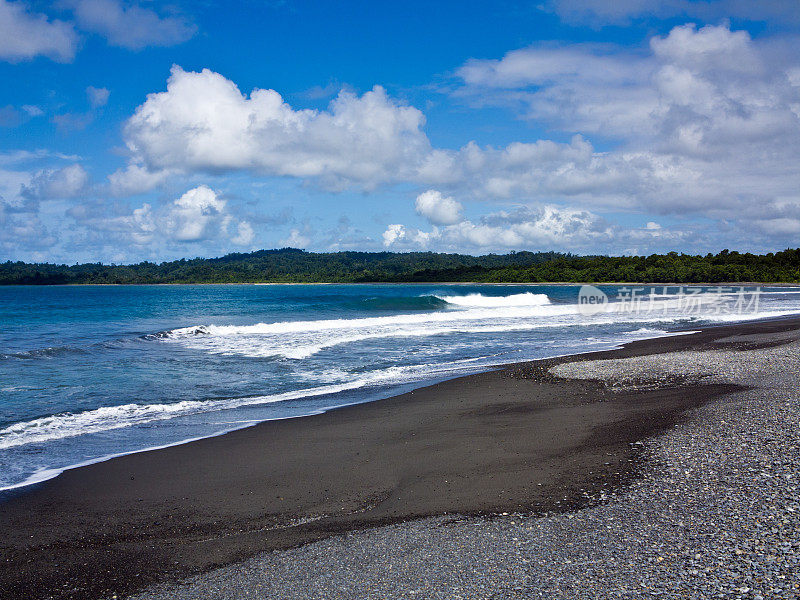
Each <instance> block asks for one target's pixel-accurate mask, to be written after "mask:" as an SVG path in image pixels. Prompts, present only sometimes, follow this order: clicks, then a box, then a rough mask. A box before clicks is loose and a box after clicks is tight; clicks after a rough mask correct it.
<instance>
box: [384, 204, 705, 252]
mask: <svg viewBox="0 0 800 600" xmlns="http://www.w3.org/2000/svg"><path fill="white" fill-rule="evenodd" d="M679 242H680V243H682V244H686V243H687V242H692V240H691V239H690V237H689V234H688V233H687V232H684V231H678V230H668V229H662V228H661V227H660V226H658V225H657V224H656V223H652V222H651V223H648V224H647V225H646V226H645V227H643V228H626V227H622V226H620V225H617V224H613V223H611V222H609V221H607V220H606V219H605V218H603V217H601V216H599V215H597V214H594V213H592V212H590V211H587V210H582V209H576V208H569V207H560V206H554V205H544V206H539V207H522V208H518V209H515V210H511V211H497V212H494V213H489V214H487V215H484V216H482V217H481V218H480V219H479V220H478V221H477V222H474V221H471V220H468V219H463V220H460V221H458V222H457V223H453V224H451V225H447V226H444V227H433V228H432V229H431V230H430V231H421V230H418V229H414V228H408V227H406V226H404V225H402V224H392V225H388V226H387V228H386V230H385V231H384V233H383V245H384V246H385V247H386V248H392V249H398V250H420V249H422V250H429V249H435V250H440V251H452V250H464V249H472V250H475V251H480V252H487V251H508V250H512V249H513V250H552V249H559V250H566V251H597V249H598V248H602V249H603V251H604V252H620V251H622V250H623V249H625V248H627V247H629V246H630V244H632V243H635V244H639V245H642V246H644V247H646V248H650V247H652V246H653V244H665V245H666V247H671V246H673V245H674V244H675V243H679Z"/></svg>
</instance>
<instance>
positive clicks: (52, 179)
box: [22, 163, 89, 200]
mask: <svg viewBox="0 0 800 600" xmlns="http://www.w3.org/2000/svg"><path fill="white" fill-rule="evenodd" d="M88 185H89V174H88V173H87V172H86V169H84V168H83V167H82V166H81V165H79V164H77V163H76V164H73V165H68V166H66V167H62V168H60V169H42V170H40V171H37V172H36V173H35V175H34V176H33V178H32V179H31V181H30V183H29V184H27V185H24V186H23V189H22V195H23V196H26V197H29V198H35V199H38V200H44V199H57V198H74V197H76V196H79V195H80V194H81V193H82V192H84V191H85V190H86V189H87V188H88Z"/></svg>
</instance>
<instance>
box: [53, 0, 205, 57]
mask: <svg viewBox="0 0 800 600" xmlns="http://www.w3.org/2000/svg"><path fill="white" fill-rule="evenodd" d="M68 5H69V6H71V7H72V9H73V11H74V13H75V18H76V20H77V21H78V24H79V25H80V27H81V29H83V30H85V31H91V32H93V33H98V34H100V35H103V36H105V37H106V39H107V40H108V43H109V44H111V45H112V46H120V47H122V48H128V49H130V50H141V49H142V48H145V47H147V46H173V45H175V44H180V43H182V42H185V41H186V40H188V39H189V38H191V37H192V36H193V35H194V34H195V32H196V31H197V27H196V26H194V25H192V24H191V23H189V22H187V21H186V20H184V19H182V18H179V17H174V16H160V15H159V14H158V13H156V12H155V11H154V10H151V9H149V8H144V7H142V6H139V5H138V4H128V3H125V2H123V1H122V0H73V1H71V2H69V3H68Z"/></svg>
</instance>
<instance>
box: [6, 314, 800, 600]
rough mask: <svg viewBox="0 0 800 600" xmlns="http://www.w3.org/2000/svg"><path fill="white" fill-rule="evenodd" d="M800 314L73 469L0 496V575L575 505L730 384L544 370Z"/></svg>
mask: <svg viewBox="0 0 800 600" xmlns="http://www.w3.org/2000/svg"><path fill="white" fill-rule="evenodd" d="M798 328H800V318H794V319H792V318H781V319H774V320H763V321H756V322H750V323H735V324H727V325H721V326H716V327H708V328H704V329H702V330H700V331H699V332H697V333H691V334H685V335H677V336H675V335H673V336H669V337H667V336H665V337H659V338H651V339H648V340H640V341H635V342H630V343H627V344H624V345H623V346H622V347H621V348H619V349H616V350H604V351H593V352H587V353H582V354H573V355H568V356H565V357H558V358H553V359H545V360H542V361H535V362H529V363H516V364H512V365H506V366H504V367H499V368H497V369H495V370H492V371H487V372H482V373H478V374H475V375H467V376H463V377H459V378H456V379H450V380H447V381H444V382H442V383H439V384H436V385H433V386H429V387H423V388H418V389H416V390H414V391H412V392H408V393H406V394H402V395H399V396H394V397H391V398H388V399H385V400H381V401H376V402H367V403H362V404H354V405H349V406H347V407H341V408H337V409H333V410H330V411H328V412H325V413H322V414H320V415H316V416H310V417H304V418H302V419H300V418H297V419H289V420H280V421H268V422H262V423H259V424H256V425H254V426H251V427H247V428H244V429H238V430H236V431H234V432H231V433H227V434H224V435H220V436H216V437H212V438H203V439H201V440H198V441H195V442H190V443H184V444H181V445H179V446H171V447H168V448H166V449H161V450H152V451H146V452H137V453H135V454H129V455H125V456H122V457H120V458H114V459H111V460H108V461H105V462H102V463H95V464H93V465H91V466H87V467H81V468H77V469H74V470H71V471H68V472H64V473H63V474H62V475H61V476H60V477H57V478H55V479H51V480H49V481H47V482H44V483H42V484H38V485H36V486H35V488H36V489H31V490H26V491H24V492H23V491H20V492H19V493H18V494H17V495H15V497H13V498H11V499H10V500H8V501H7V502H6V503H5V504H3V505H0V506H2V510H0V526H2V529H3V530H4V531H6V532H8V534H7V535H6V539H5V540H3V541H2V542H0V547H2V548H3V550H4V554H6V555H7V556H8V557H9V558H8V563H9V564H8V567H9V568H8V569H6V574H5V575H2V574H0V584H4V585H2V586H0V587H6V588H7V589H10V590H12V591H11V593H10V595H9V596H8V597H9V598H22V597H30V596H29V595H25V594H26V593H28V594H29V591H30V586H34V587H35V588H36V589H37V591H38V590H42V592H45V591H52V593H54V594H55V597H65V598H67V597H68V598H95V597H100V596H101V595H103V594H105V593H122V594H124V593H129V592H132V591H134V590H136V589H139V588H141V587H144V586H145V585H146V584H149V583H154V582H158V581H163V580H165V579H172V578H175V577H179V576H183V575H187V574H191V573H196V572H202V571H205V570H208V569H210V568H212V567H214V566H218V565H222V564H229V563H232V562H238V561H239V560H241V559H242V558H244V557H247V556H250V555H253V554H255V553H257V552H260V551H262V550H270V549H280V548H288V547H292V546H296V545H298V544H304V543H306V542H309V541H314V540H317V539H322V538H324V537H329V536H331V535H335V534H337V533H342V532H345V531H351V530H353V529H362V528H364V527H373V526H376V525H382V524H387V523H393V522H399V521H405V520H409V519H417V518H421V517H425V516H433V515H441V514H453V513H457V514H494V513H497V512H500V511H503V510H522V511H528V512H547V511H553V510H555V511H562V510H568V509H570V508H574V507H576V506H579V505H580V504H581V502H582V501H583V500H582V498H583V493H585V491H586V490H587V489H590V490H591V489H609V488H614V487H618V486H619V485H621V484H623V483H625V481H627V480H628V479H629V478H631V477H634V476H635V468H636V460H637V458H636V453H635V451H634V450H633V449H632V448H631V446H630V444H631V443H633V442H635V441H639V439H645V438H648V437H651V436H653V435H656V434H658V433H659V432H660V431H663V430H664V429H667V428H669V427H671V426H672V425H673V424H675V423H677V422H680V421H681V420H683V419H685V418H686V414H687V411H690V410H692V409H693V408H697V407H699V406H701V405H702V404H704V403H706V402H710V401H712V400H714V399H715V398H717V397H719V396H720V395H723V394H726V393H729V392H731V391H735V389H734V388H730V387H725V386H717V387H715V386H713V385H695V386H686V385H677V386H674V385H665V386H663V387H660V388H658V389H655V390H645V391H638V392H631V393H626V394H625V395H624V396H623V397H621V396H619V395H616V396H615V397H613V398H612V397H610V396H607V391H604V389H603V388H602V386H601V385H600V384H598V383H597V382H591V381H572V380H570V381H565V380H559V379H556V378H553V377H550V376H548V375H547V368H549V367H550V366H552V365H554V364H560V363H568V362H580V361H585V360H594V359H598V358H612V357H613V358H622V357H628V356H642V355H649V354H660V353H664V352H671V351H676V350H683V349H689V348H695V349H697V348H703V347H706V346H708V345H713V347H722V346H720V344H719V343H718V342H716V340H723V344H728V345H729V346H733V347H739V346H742V347H746V346H747V345H748V344H747V343H744V342H737V341H728V342H724V338H727V337H734V338H735V336H738V335H744V334H755V335H757V334H764V333H769V332H772V333H775V332H782V331H786V330H787V329H798ZM751 345H752V344H751ZM598 399H603V400H605V401H604V402H598V401H597V400H598ZM623 424H624V426H623ZM414 438H416V439H414ZM534 438H535V439H534ZM367 457H369V458H367ZM326 486H327V487H326ZM53 506H58V507H59V510H58V511H55V512H54V511H53ZM131 508H132V509H133V510H131ZM31 536H33V537H31ZM32 540H33V541H32ZM54 553H55V554H54ZM56 556H58V557H59V558H58V559H56V558H55V557H56ZM54 561H55V562H56V563H60V564H54ZM83 565H89V566H90V568H88V569H87V568H84V566H83ZM14 567H17V568H18V569H19V571H18V572H15V573H11V572H12V571H15V569H14ZM3 579H7V580H6V581H3ZM65 585H67V587H68V588H69V589H70V590H71V591H70V592H69V593H68V594H65V593H64V591H63V590H64V586H65ZM59 590H60V591H59ZM57 591H59V592H58V593H57ZM15 594H17V595H15Z"/></svg>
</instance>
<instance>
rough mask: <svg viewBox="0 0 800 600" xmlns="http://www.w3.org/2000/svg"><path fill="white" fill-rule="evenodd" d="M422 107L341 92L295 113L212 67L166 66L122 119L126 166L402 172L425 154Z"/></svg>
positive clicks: (319, 174) (365, 181)
mask: <svg viewBox="0 0 800 600" xmlns="http://www.w3.org/2000/svg"><path fill="white" fill-rule="evenodd" d="M424 121H425V119H424V117H423V115H422V113H421V112H420V111H419V110H417V109H416V108H413V107H410V106H406V105H403V104H401V103H399V102H396V101H394V100H391V99H390V98H389V97H388V96H387V94H386V92H385V90H384V89H383V88H381V87H375V88H374V89H373V90H371V91H369V92H367V93H365V94H363V95H362V96H356V95H355V94H352V93H350V92H346V91H342V92H341V93H340V94H339V95H338V96H337V97H336V99H334V100H333V101H332V102H331V105H330V107H329V109H328V110H327V111H316V110H294V109H293V108H292V107H291V106H289V105H288V104H286V103H285V102H284V100H283V98H282V97H281V95H280V94H279V93H278V92H276V91H274V90H268V89H267V90H264V89H255V90H253V91H252V92H251V94H250V95H249V96H246V95H243V94H242V93H241V92H240V91H239V89H238V88H237V87H236V85H235V84H234V83H233V82H232V81H230V80H228V79H226V78H225V77H223V76H222V75H220V74H218V73H214V72H212V71H209V70H208V69H204V70H203V71H201V72H199V73H193V72H187V71H184V70H183V69H181V68H180V67H173V69H172V73H171V75H170V77H169V80H168V82H167V91H166V92H160V93H156V94H150V95H149V96H148V97H147V101H146V102H145V103H144V104H142V105H141V106H139V107H138V108H137V109H136V112H135V114H134V115H133V116H132V117H131V118H130V119H129V121H128V122H127V124H126V126H125V140H126V143H127V146H128V148H129V149H130V152H131V155H132V157H133V161H134V164H138V165H142V166H143V167H144V168H146V169H147V170H148V172H151V173H157V172H160V171H166V170H173V171H183V172H192V171H207V172H225V171H233V170H248V171H251V172H255V173H260V174H265V175H288V176H293V177H302V178H317V179H319V180H321V181H322V182H324V183H325V184H326V185H328V186H331V187H336V186H339V185H342V184H343V182H356V183H358V184H361V185H363V186H365V187H371V186H374V185H377V184H379V183H383V182H386V181H396V180H403V179H408V178H409V177H410V173H409V171H410V169H411V168H412V167H413V165H414V164H415V163H416V161H417V160H418V158H419V156H420V155H423V154H425V153H426V152H427V151H428V147H429V144H428V139H427V137H426V136H425V134H424V133H423V132H422V129H421V128H422V125H423V124H424Z"/></svg>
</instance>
